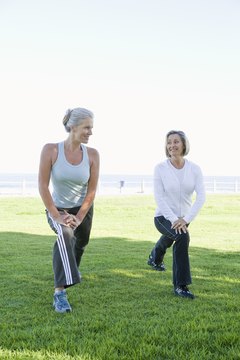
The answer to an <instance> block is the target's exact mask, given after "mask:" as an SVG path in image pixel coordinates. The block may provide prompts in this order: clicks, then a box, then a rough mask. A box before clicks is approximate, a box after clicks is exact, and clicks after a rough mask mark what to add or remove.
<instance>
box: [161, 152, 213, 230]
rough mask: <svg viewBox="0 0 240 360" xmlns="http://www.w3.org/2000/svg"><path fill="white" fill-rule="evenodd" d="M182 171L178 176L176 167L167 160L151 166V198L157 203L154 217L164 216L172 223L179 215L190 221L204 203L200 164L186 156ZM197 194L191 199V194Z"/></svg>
mask: <svg viewBox="0 0 240 360" xmlns="http://www.w3.org/2000/svg"><path fill="white" fill-rule="evenodd" d="M180 171H182V172H183V173H182V174H181V176H177V174H176V169H175V168H174V167H173V165H172V164H171V162H170V160H169V159H167V160H165V161H163V162H162V163H160V164H158V165H156V167H155V169H154V197H155V201H156V204H157V208H156V211H155V216H164V217H165V218H166V219H168V220H170V221H171V223H173V222H174V221H176V220H177V219H178V218H179V217H181V218H183V219H184V220H185V221H186V222H187V223H190V222H191V221H192V220H193V219H194V218H195V217H196V215H197V214H198V212H199V211H200V209H201V207H202V206H203V204H204V202H205V199H206V195H205V188H204V182H203V175H202V171H201V169H200V167H199V166H198V165H196V164H194V163H193V162H191V161H188V160H187V159H185V164H184V167H183V168H182V169H181V170H180ZM194 192H195V193H196V198H195V201H194V202H192V196H193V193H194Z"/></svg>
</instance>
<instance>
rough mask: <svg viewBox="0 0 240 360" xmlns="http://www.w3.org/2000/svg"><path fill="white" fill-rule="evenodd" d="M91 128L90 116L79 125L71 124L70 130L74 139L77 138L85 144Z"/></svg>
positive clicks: (90, 133)
mask: <svg viewBox="0 0 240 360" xmlns="http://www.w3.org/2000/svg"><path fill="white" fill-rule="evenodd" d="M92 129H93V120H92V119H91V118H86V119H85V120H83V121H82V122H81V124H80V125H76V126H73V128H72V131H73V134H74V138H75V140H78V141H79V142H80V143H83V144H87V143H88V140H89V137H90V136H91V135H92Z"/></svg>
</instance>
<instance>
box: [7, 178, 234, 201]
mask: <svg viewBox="0 0 240 360" xmlns="http://www.w3.org/2000/svg"><path fill="white" fill-rule="evenodd" d="M204 182H205V187H206V191H207V192H209V193H240V176H205V177H204ZM152 192H153V177H152V175H141V174H139V175H127V174H122V175H116V174H106V175H100V179H99V185H98V194H100V195H101V194H103V195H104V194H116V195H117V194H138V193H139V194H141V193H145V194H151V193H152ZM1 195H2V196H3V195H29V196H38V195H39V194H38V184H37V174H20V173H18V174H7V173H2V174H1V173H0V196H1Z"/></svg>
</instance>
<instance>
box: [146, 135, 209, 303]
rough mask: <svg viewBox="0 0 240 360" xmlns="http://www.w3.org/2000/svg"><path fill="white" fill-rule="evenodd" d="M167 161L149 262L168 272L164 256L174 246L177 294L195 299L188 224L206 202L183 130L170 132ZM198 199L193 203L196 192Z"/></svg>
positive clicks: (161, 171) (158, 187) (157, 176)
mask: <svg viewBox="0 0 240 360" xmlns="http://www.w3.org/2000/svg"><path fill="white" fill-rule="evenodd" d="M165 152H166V156H167V160H165V161H163V162H162V163H160V164H158V165H157V166H156V167H155V170H154V197H155V201H156V204H157V208H156V211H155V217H154V223H155V226H156V228H157V230H158V231H159V232H160V233H161V237H160V239H159V240H158V241H157V243H156V245H155V246H154V248H153V249H152V251H151V253H150V255H149V259H148V265H150V266H151V268H152V269H154V270H158V271H164V270H165V266H164V263H163V258H164V255H165V253H166V250H167V248H169V247H171V246H172V245H173V286H174V293H175V295H177V296H180V297H185V298H191V299H193V298H194V295H193V293H192V292H191V291H190V290H189V288H188V285H190V284H191V282H192V279H191V272H190V263H189V255H188V247H189V241H190V236H189V231H188V226H189V224H190V222H191V221H193V219H194V218H195V217H196V216H197V214H198V213H199V211H200V209H201V208H202V206H203V204H204V202H205V189H204V183H203V176H202V172H201V169H200V167H199V166H198V165H196V164H194V163H193V162H191V161H189V160H187V159H185V156H186V155H187V154H188V152H189V142H188V139H187V137H186V135H185V133H184V132H183V131H176V130H171V131H169V132H168V133H167V135H166V143H165ZM194 192H195V193H196V199H195V201H194V203H193V204H192V195H193V193H194Z"/></svg>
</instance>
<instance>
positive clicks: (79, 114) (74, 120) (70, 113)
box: [63, 108, 94, 132]
mask: <svg viewBox="0 0 240 360" xmlns="http://www.w3.org/2000/svg"><path fill="white" fill-rule="evenodd" d="M93 117H94V115H93V113H92V112H91V111H90V110H87V109H84V108H75V109H68V110H67V112H66V114H65V116H64V118H63V125H64V127H65V130H66V131H67V132H70V131H71V128H72V126H76V125H80V124H81V122H82V121H83V120H85V119H87V118H91V119H92V120H93Z"/></svg>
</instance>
